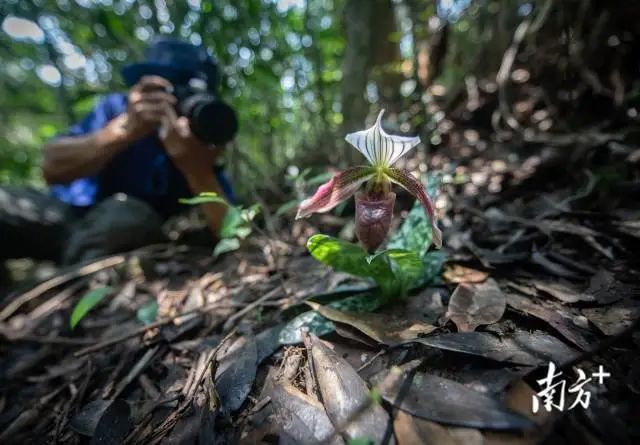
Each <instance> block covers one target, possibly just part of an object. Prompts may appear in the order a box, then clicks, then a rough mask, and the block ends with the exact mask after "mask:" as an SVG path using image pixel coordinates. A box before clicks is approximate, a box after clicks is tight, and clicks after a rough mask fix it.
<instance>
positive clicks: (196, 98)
mask: <svg viewBox="0 0 640 445" xmlns="http://www.w3.org/2000/svg"><path fill="white" fill-rule="evenodd" d="M173 95H174V96H175V97H176V99H177V100H178V103H177V105H176V110H177V111H178V114H180V115H182V116H185V117H187V118H188V119H189V125H190V127H191V131H192V132H193V134H194V135H195V136H196V137H197V138H198V139H200V140H201V141H202V142H205V143H208V144H214V145H224V144H225V143H227V142H229V141H231V140H232V139H233V137H234V136H235V134H236V133H237V131H238V119H237V117H236V113H235V111H234V110H233V108H231V106H230V105H228V104H226V103H225V102H223V101H222V100H220V99H219V98H218V97H217V96H216V95H215V94H213V93H212V92H211V91H210V90H209V88H208V86H207V82H206V80H204V79H201V78H198V77H193V78H191V79H189V80H188V81H186V82H180V83H178V84H174V90H173Z"/></svg>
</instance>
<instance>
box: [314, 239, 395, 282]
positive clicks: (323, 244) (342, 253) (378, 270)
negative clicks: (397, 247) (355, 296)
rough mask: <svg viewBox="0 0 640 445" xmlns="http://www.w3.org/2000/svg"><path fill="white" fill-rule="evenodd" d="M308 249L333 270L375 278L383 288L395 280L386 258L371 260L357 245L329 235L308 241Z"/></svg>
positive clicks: (379, 257) (378, 257) (375, 257)
mask: <svg viewBox="0 0 640 445" xmlns="http://www.w3.org/2000/svg"><path fill="white" fill-rule="evenodd" d="M307 249H309V252H310V253H311V255H312V256H313V257H314V258H315V259H316V260H318V261H320V262H321V263H323V264H326V265H327V266H331V268H332V269H333V270H336V271H339V272H346V273H349V274H351V275H356V276H358V277H369V278H373V279H374V280H375V281H376V282H377V283H378V285H381V283H382V285H383V286H384V285H386V284H387V283H388V282H390V281H391V280H393V271H392V270H391V266H390V265H389V263H387V262H386V261H385V259H384V257H383V256H377V255H376V256H374V257H373V258H370V257H369V255H367V252H365V250H364V249H363V248H362V247H360V246H358V245H357V244H353V243H348V242H346V241H343V240H340V239H337V238H333V237H331V236H328V235H314V236H312V237H311V238H309V241H307ZM381 287H382V286H381Z"/></svg>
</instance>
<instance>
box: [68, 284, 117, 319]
mask: <svg viewBox="0 0 640 445" xmlns="http://www.w3.org/2000/svg"><path fill="white" fill-rule="evenodd" d="M109 292H111V288H110V287H108V286H103V287H95V288H93V289H91V290H90V291H89V292H87V293H86V294H84V296H83V297H82V298H81V299H80V301H78V303H77V304H76V306H75V307H74V308H73V312H72V313H71V320H70V323H69V324H70V325H71V329H75V327H76V326H77V325H78V323H80V320H82V319H83V318H84V317H85V315H87V314H88V313H89V311H90V310H91V309H93V308H94V307H95V306H96V305H97V304H98V303H100V302H101V301H102V299H103V298H104V297H105V296H106V295H107V294H108V293H109Z"/></svg>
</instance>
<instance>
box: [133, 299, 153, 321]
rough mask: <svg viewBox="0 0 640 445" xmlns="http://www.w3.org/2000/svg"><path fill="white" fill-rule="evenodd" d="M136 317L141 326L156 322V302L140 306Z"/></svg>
mask: <svg viewBox="0 0 640 445" xmlns="http://www.w3.org/2000/svg"><path fill="white" fill-rule="evenodd" d="M136 315H137V316H138V320H140V322H142V324H151V323H153V322H154V321H155V320H156V317H157V316H158V302H157V301H155V300H153V301H150V302H149V303H147V304H145V305H144V306H141V307H140V308H139V309H138V312H137V313H136Z"/></svg>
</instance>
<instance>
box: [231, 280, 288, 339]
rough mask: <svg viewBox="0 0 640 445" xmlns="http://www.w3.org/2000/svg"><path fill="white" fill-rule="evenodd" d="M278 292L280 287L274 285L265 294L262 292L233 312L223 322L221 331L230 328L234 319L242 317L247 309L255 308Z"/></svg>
mask: <svg viewBox="0 0 640 445" xmlns="http://www.w3.org/2000/svg"><path fill="white" fill-rule="evenodd" d="M280 292H281V291H280V288H279V287H276V288H275V289H272V290H270V291H269V292H267V293H266V294H264V295H263V296H262V297H260V298H258V299H257V300H255V301H252V302H251V303H249V304H248V305H246V306H245V307H243V308H242V309H240V310H239V311H238V312H236V313H235V314H233V315H232V316H231V317H229V319H228V320H227V321H226V322H225V324H224V326H223V328H222V330H223V331H227V330H229V329H231V326H233V324H234V323H235V322H236V320H238V319H239V318H241V317H243V316H244V315H245V314H246V313H248V312H249V311H251V310H253V309H255V308H256V307H258V306H260V305H261V304H262V303H264V302H265V301H267V300H269V299H271V298H273V297H274V296H275V295H279V294H280Z"/></svg>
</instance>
